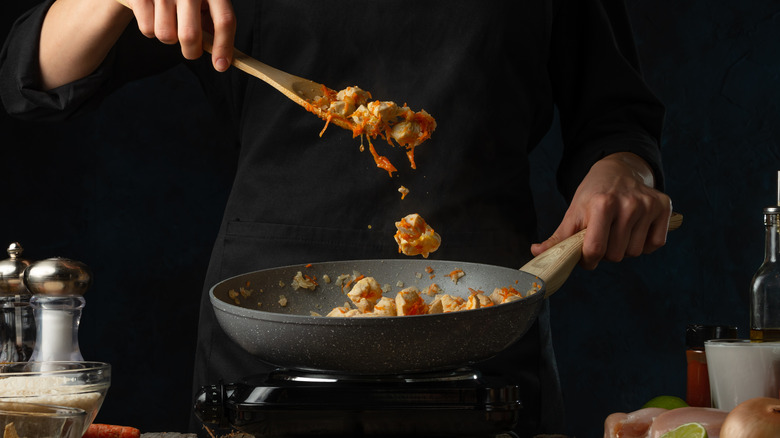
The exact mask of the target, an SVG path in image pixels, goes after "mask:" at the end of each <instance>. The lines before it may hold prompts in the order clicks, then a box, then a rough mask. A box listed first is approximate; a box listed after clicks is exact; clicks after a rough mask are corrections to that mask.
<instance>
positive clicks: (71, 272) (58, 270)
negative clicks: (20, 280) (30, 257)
mask: <svg viewBox="0 0 780 438" xmlns="http://www.w3.org/2000/svg"><path fill="white" fill-rule="evenodd" d="M24 284H25V286H27V289H28V290H29V291H30V292H31V293H32V294H33V295H52V296H68V295H70V296H72V295H84V293H85V292H86V291H87V289H89V286H90V285H91V284H92V271H91V270H90V269H89V267H87V265H85V264H84V263H81V262H79V261H76V260H70V259H66V258H62V257H53V258H49V259H45V260H39V261H37V262H34V263H32V264H30V266H28V267H27V269H25V270H24Z"/></svg>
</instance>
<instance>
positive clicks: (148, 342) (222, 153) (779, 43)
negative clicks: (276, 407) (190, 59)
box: [0, 0, 780, 437]
mask: <svg viewBox="0 0 780 438" xmlns="http://www.w3.org/2000/svg"><path fill="white" fill-rule="evenodd" d="M34 3H35V1H33V0H24V1H21V0H19V1H16V2H6V3H4V5H3V8H2V14H0V15H1V17H0V26H2V29H0V35H2V37H3V38H4V37H5V35H6V33H7V30H8V28H9V26H10V23H11V21H12V20H13V19H14V18H15V17H16V16H18V15H19V14H21V13H22V12H23V11H24V10H26V9H28V8H29V7H31V6H32V5H33V4H34ZM628 7H629V11H630V14H631V16H632V21H633V25H634V31H635V35H636V38H637V43H638V47H639V50H640V55H641V59H642V65H643V69H644V72H645V74H646V76H647V80H648V82H649V83H650V85H651V87H652V88H653V89H654V90H655V91H656V92H657V94H658V95H659V96H660V97H661V99H662V100H663V101H664V102H665V103H666V105H667V108H668V113H667V121H666V128H665V134H664V139H663V152H664V156H665V165H664V168H665V172H666V191H667V193H669V195H670V196H671V197H672V199H673V202H674V208H675V210H677V211H679V212H681V213H683V214H684V216H685V223H684V226H683V228H682V229H680V230H678V231H675V232H673V233H670V234H669V239H668V243H667V245H666V246H665V247H664V248H662V249H661V250H659V251H657V252H656V253H654V254H651V255H648V256H643V257H640V258H637V259H631V260H626V261H624V262H622V263H620V264H611V263H602V264H601V265H600V266H599V268H598V269H597V270H595V271H583V270H581V269H579V268H577V269H575V271H574V272H573V274H572V276H571V278H570V279H569V281H568V282H567V283H566V284H565V286H564V287H563V288H562V289H561V290H560V291H559V292H558V293H557V294H556V295H554V296H553V297H552V298H551V301H552V309H553V311H552V321H553V327H554V328H553V330H554V340H555V346H556V350H557V354H558V362H559V369H560V372H561V378H562V381H563V388H564V396H565V398H566V402H567V408H568V418H569V422H570V433H571V434H573V435H576V436H578V437H597V436H601V434H602V430H603V429H602V426H603V421H604V418H605V417H606V416H607V415H608V414H610V413H612V412H616V411H631V410H635V409H637V408H639V407H640V406H641V405H642V404H643V403H644V402H645V401H647V400H648V399H650V398H651V397H654V396H656V395H661V394H670V395H678V396H681V397H684V396H685V355H684V350H685V345H684V334H685V326H686V324H688V323H719V324H732V325H737V326H739V328H740V335H741V336H743V337H744V336H746V335H747V331H746V326H747V323H748V321H747V290H748V287H749V283H750V278H751V276H752V274H753V272H754V271H755V269H756V268H757V267H758V265H759V264H760V262H761V259H762V251H763V228H762V216H761V214H762V213H761V211H762V208H763V207H765V206H768V205H771V204H774V203H775V202H776V196H777V194H776V173H777V170H778V169H780V160H778V152H779V149H778V132H777V131H778V128H777V127H776V126H777V125H776V121H777V120H778V118H779V117H778V116H780V114H778V108H777V104H776V102H777V101H778V99H780V80H779V79H778V75H779V74H780V19H779V18H778V16H779V15H780V2H777V1H771V0H753V1H750V2H734V1H729V0H709V1H703V0H699V1H693V0H692V1H687V2H677V1H672V0H654V1H647V0H645V1H641V0H628ZM214 119H215V117H214V114H213V113H212V112H211V110H210V108H208V107H207V106H206V104H205V102H204V101H203V98H202V94H201V92H200V91H199V89H198V87H197V85H196V83H195V82H194V81H193V80H192V79H191V78H189V76H187V75H186V74H185V71H184V69H177V70H174V71H172V72H169V73H167V74H165V75H163V76H160V77H155V78H151V79H148V80H144V81H142V82H139V83H135V84H131V85H128V86H126V87H125V88H123V89H121V90H120V91H119V92H118V93H117V94H116V95H114V96H113V97H112V98H111V99H109V100H108V101H106V102H105V103H104V105H102V107H101V108H100V109H99V111H97V112H96V113H95V114H92V115H89V116H87V117H84V118H81V119H78V120H75V121H72V122H69V123H67V124H41V123H26V122H19V121H16V120H12V119H10V118H9V117H8V116H7V115H6V114H5V113H4V112H0V133H1V134H2V135H1V136H0V144H2V155H1V157H2V158H0V163H2V176H3V181H2V183H0V184H2V187H3V189H2V209H1V210H0V245H2V246H5V245H7V244H8V243H10V242H12V241H19V242H21V243H22V245H23V246H24V247H25V248H26V249H27V251H26V252H25V256H26V257H27V258H29V259H32V260H37V259H42V258H47V257H52V256H63V257H69V258H73V259H77V260H81V261H83V262H85V263H87V264H88V265H90V267H91V268H92V269H93V271H94V273H95V283H94V286H93V287H92V289H91V290H90V291H89V292H88V294H87V295H86V299H87V307H86V308H85V310H84V316H83V319H82V325H81V330H80V334H81V336H80V343H81V349H82V352H83V354H84V357H85V358H87V359H91V360H103V361H107V362H110V363H111V364H112V365H113V368H114V381H113V385H112V388H111V390H110V392H109V396H108V398H107V400H106V402H105V404H104V407H103V409H102V411H101V412H100V415H99V417H98V421H101V422H107V423H117V424H127V425H133V426H136V427H139V428H141V429H142V430H143V431H148V432H151V431H166V430H167V431H182V430H184V429H185V428H186V426H187V420H188V416H189V411H190V378H191V376H190V373H191V371H190V367H191V362H192V358H193V355H194V346H193V342H194V335H195V330H196V324H197V303H198V297H199V295H200V292H201V287H202V282H203V277H204V272H205V267H206V264H207V261H208V256H209V252H210V250H211V245H212V242H213V239H214V237H215V234H216V231H217V228H218V225H219V220H220V217H221V212H222V209H223V207H224V203H225V200H226V196H227V192H228V190H229V187H230V183H231V179H232V170H233V163H234V162H235V160H236V151H235V150H234V149H233V148H232V147H229V146H224V145H223V144H222V143H221V134H220V131H219V129H218V126H217V124H216V122H215V121H214ZM559 144H560V141H559V137H558V136H557V135H556V133H554V132H553V133H551V135H550V136H548V138H546V139H545V141H544V144H543V146H542V147H541V148H539V149H538V150H537V151H536V152H535V153H534V156H533V159H534V162H535V167H534V180H535V189H536V190H537V191H538V195H539V196H538V199H539V201H538V203H539V217H540V221H541V224H542V231H543V233H545V234H548V233H551V232H552V231H553V230H554V228H555V226H557V224H558V221H559V219H560V217H561V215H562V214H563V209H564V206H563V202H562V201H561V199H560V197H559V196H558V195H557V194H556V193H555V191H554V181H553V179H552V177H551V175H552V173H553V172H554V169H555V167H554V162H555V160H556V158H557V156H558V155H559V148H558V146H559ZM0 258H4V257H0Z"/></svg>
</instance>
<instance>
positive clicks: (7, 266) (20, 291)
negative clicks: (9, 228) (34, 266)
mask: <svg viewBox="0 0 780 438" xmlns="http://www.w3.org/2000/svg"><path fill="white" fill-rule="evenodd" d="M22 252H24V248H22V245H20V244H19V242H13V243H12V244H10V245H8V256H9V257H10V258H7V259H5V260H2V261H0V296H2V295H28V294H29V292H28V291H27V289H26V288H25V287H24V283H23V280H22V277H23V276H24V270H25V269H27V267H28V266H30V262H29V261H27V260H25V259H23V258H21V255H22Z"/></svg>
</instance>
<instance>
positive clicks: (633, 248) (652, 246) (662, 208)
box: [531, 192, 672, 270]
mask: <svg viewBox="0 0 780 438" xmlns="http://www.w3.org/2000/svg"><path fill="white" fill-rule="evenodd" d="M671 213H672V205H671V200H670V199H669V197H668V196H666V195H664V194H662V193H660V192H658V194H657V195H656V196H653V197H649V198H646V199H645V200H644V203H643V202H636V200H623V202H622V203H616V204H610V203H609V202H604V203H601V204H600V203H599V202H593V204H591V208H590V209H588V210H587V211H586V213H585V214H584V215H583V216H582V217H580V216H578V214H577V212H576V211H575V209H570V210H569V211H567V212H566V215H565V216H564V218H563V220H562V222H561V224H560V225H559V226H558V229H556V230H555V232H554V233H553V235H552V236H550V237H549V238H548V239H547V240H545V241H544V242H541V243H538V244H534V245H531V253H532V254H533V255H534V256H538V255H539V254H541V253H542V252H544V251H546V250H547V249H549V248H550V247H552V246H554V245H555V244H557V243H558V242H561V241H563V240H565V239H566V238H568V237H569V236H571V235H573V234H575V233H576V232H577V231H579V230H581V229H582V228H587V230H588V231H587V232H586V233H585V239H584V241H583V246H582V258H581V259H580V266H581V267H583V268H584V269H588V270H591V269H595V268H596V267H597V266H598V264H599V263H600V262H601V261H602V260H607V261H610V262H620V261H622V260H623V259H625V258H626V257H638V256H640V255H642V254H648V253H651V252H653V251H655V250H657V249H658V248H660V247H662V246H663V245H664V244H665V243H666V236H667V231H668V227H669V218H670V217H671Z"/></svg>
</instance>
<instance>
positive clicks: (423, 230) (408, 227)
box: [394, 213, 441, 258]
mask: <svg viewBox="0 0 780 438" xmlns="http://www.w3.org/2000/svg"><path fill="white" fill-rule="evenodd" d="M395 227H396V229H397V230H398V231H397V232H396V233H395V236H394V237H395V241H396V243H398V252H400V253H403V254H405V255H408V256H415V255H422V256H423V257H425V258H428V254H430V253H432V252H434V251H436V250H437V249H439V245H441V236H439V235H438V234H437V233H436V232H435V231H434V230H433V228H431V226H430V225H428V224H427V223H425V219H423V218H422V216H420V215H419V214H417V213H413V214H410V215H408V216H406V217H404V218H403V219H401V220H400V221H398V222H396V223H395Z"/></svg>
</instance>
